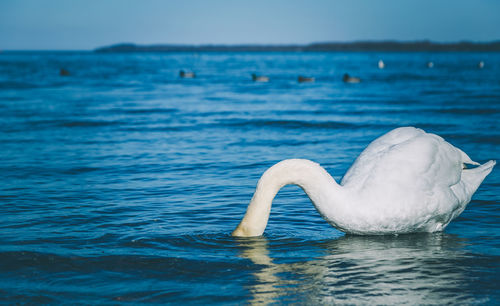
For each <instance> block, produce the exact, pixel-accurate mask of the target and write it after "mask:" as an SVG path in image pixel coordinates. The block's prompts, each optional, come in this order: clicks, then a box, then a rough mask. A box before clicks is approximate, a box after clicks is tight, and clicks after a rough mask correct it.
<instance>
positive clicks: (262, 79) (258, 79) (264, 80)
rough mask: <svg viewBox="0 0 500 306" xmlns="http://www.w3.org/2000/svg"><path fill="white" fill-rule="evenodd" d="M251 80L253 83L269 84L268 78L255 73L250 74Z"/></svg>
mask: <svg viewBox="0 0 500 306" xmlns="http://www.w3.org/2000/svg"><path fill="white" fill-rule="evenodd" d="M252 80H253V81H254V82H261V83H267V82H269V77H268V76H265V75H256V74H255V73H252Z"/></svg>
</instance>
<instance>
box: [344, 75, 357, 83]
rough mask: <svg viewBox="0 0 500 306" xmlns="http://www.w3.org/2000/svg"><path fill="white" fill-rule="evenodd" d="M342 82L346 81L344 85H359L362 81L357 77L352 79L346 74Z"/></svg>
mask: <svg viewBox="0 0 500 306" xmlns="http://www.w3.org/2000/svg"><path fill="white" fill-rule="evenodd" d="M342 81H344V83H359V82H361V79H360V78H356V77H352V76H350V75H349V74H347V73H346V74H344V77H342Z"/></svg>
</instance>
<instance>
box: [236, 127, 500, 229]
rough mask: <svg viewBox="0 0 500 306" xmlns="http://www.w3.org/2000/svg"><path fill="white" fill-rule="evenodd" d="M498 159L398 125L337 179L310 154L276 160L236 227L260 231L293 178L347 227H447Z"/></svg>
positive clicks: (329, 219)
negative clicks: (484, 158) (481, 157)
mask: <svg viewBox="0 0 500 306" xmlns="http://www.w3.org/2000/svg"><path fill="white" fill-rule="evenodd" d="M495 163H496V162H495V161H493V160H490V161H489V162H486V163H484V164H483V165H479V164H478V163H476V162H474V161H472V160H471V159H470V158H469V157H468V156H467V155H466V154H465V153H464V152H463V151H461V150H460V149H458V148H456V147H454V146H453V145H451V144H449V143H448V142H446V141H445V140H444V139H443V138H441V137H439V136H437V135H434V134H430V133H426V132H424V131H423V130H421V129H416V128H413V127H402V128H397V129H395V130H392V131H390V132H389V133H387V134H385V135H383V136H381V137H379V138H378V139H376V140H374V141H373V142H372V143H371V144H370V145H369V146H368V147H367V148H366V149H365V150H364V151H363V152H362V153H361V155H360V156H359V157H358V158H357V159H356V161H355V162H354V164H353V165H352V166H351V168H350V169H349V170H348V171H347V173H346V174H345V176H344V177H343V179H342V181H341V183H340V184H338V183H337V182H335V180H334V179H333V178H332V177H331V176H330V174H328V172H327V171H326V170H325V169H324V168H322V167H321V166H320V165H319V164H317V163H315V162H312V161H310V160H306V159H288V160H284V161H281V162H279V163H277V164H275V165H274V166H272V167H271V168H269V169H268V170H267V171H266V172H265V173H264V174H263V175H262V177H261V178H260V180H259V182H258V184H257V189H256V191H255V194H254V195H253V197H252V200H251V201H250V204H249V205H248V208H247V212H246V214H245V216H244V217H243V219H242V220H241V222H240V224H239V225H238V227H237V228H236V229H235V230H234V232H233V233H232V235H233V236H259V235H262V233H263V232H264V229H265V228H266V225H267V221H268V219H269V214H270V212H271V204H272V201H273V199H274V197H275V196H276V194H277V193H278V191H279V190H280V189H281V187H283V186H285V185H288V184H295V185H298V186H300V187H301V188H302V189H303V190H304V191H305V193H306V194H307V195H308V197H309V199H310V200H311V202H312V203H313V204H314V206H315V207H316V209H317V210H318V212H319V213H320V215H321V216H322V217H323V218H324V219H325V220H326V221H327V222H328V223H330V224H331V225H332V226H334V227H335V228H337V229H339V230H341V231H343V232H346V233H352V234H362V235H382V234H401V233H411V232H436V231H442V230H443V229H444V228H445V227H446V226H447V225H448V223H450V221H451V220H453V219H454V218H456V217H457V216H458V215H460V213H462V211H463V210H464V209H465V206H466V205H467V203H469V201H470V200H471V197H472V195H473V193H474V192H475V191H476V189H477V188H478V187H479V185H480V184H481V182H482V181H483V180H484V178H485V177H486V176H487V175H488V174H489V173H490V172H491V170H492V169H493V166H494V165H495ZM465 164H472V165H477V167H475V168H471V169H466V167H465ZM478 222H480V221H478Z"/></svg>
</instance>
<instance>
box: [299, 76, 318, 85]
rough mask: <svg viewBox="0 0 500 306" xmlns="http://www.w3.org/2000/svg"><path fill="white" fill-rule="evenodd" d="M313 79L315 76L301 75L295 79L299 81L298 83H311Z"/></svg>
mask: <svg viewBox="0 0 500 306" xmlns="http://www.w3.org/2000/svg"><path fill="white" fill-rule="evenodd" d="M315 80H316V79H315V78H311V77H305V76H301V75H299V78H298V79H297V81H299V83H312V82H314V81H315Z"/></svg>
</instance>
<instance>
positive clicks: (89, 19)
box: [0, 0, 500, 50]
mask: <svg viewBox="0 0 500 306" xmlns="http://www.w3.org/2000/svg"><path fill="white" fill-rule="evenodd" d="M499 16H500V1H497V0H476V1H463V0H455V1H452V0H435V1H430V0H421V1H405V0H378V1H376V0H371V1H369V0H366V1H365V0H350V1H334V0H332V1H328V0H309V1H305V0H304V1H298V0H286V1H285V0H267V1H263V0H262V1H261V0H253V1H242V0H232V1H229V0H212V1H209V0H204V1H203V0H183V1H160V0H142V1H139V0H101V1H96V0H43V1H42V0H0V49H3V50H13V49H35V50H45V49H56V50H57V49H67V50H75V49H77V50H88V49H93V48H96V47H100V46H104V45H110V44H114V43H120V42H133V43H138V44H155V43H173V44H210V43H211V44H247V43H249V44H252V43H258V44H288V43H292V44H306V43H311V42H324V41H354V40H388V39H394V40H422V39H430V40H433V41H441V42H449V41H459V40H472V41H490V40H499V39H500V17H499Z"/></svg>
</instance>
